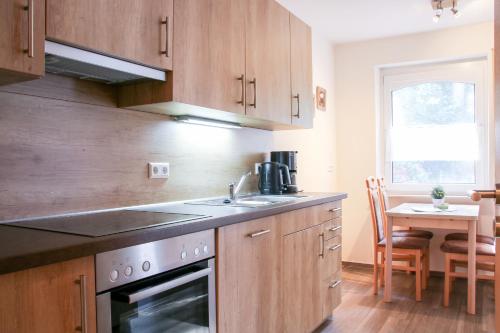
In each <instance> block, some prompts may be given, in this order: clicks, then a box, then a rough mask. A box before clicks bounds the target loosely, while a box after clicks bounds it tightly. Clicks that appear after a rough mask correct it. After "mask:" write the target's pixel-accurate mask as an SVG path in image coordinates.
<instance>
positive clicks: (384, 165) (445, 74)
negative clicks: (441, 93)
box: [377, 57, 493, 195]
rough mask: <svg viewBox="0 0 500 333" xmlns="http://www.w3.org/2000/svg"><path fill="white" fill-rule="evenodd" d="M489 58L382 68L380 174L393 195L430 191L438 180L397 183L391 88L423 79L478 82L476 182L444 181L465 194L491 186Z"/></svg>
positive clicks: (448, 188)
mask: <svg viewBox="0 0 500 333" xmlns="http://www.w3.org/2000/svg"><path fill="white" fill-rule="evenodd" d="M488 67H489V63H488V59H487V57H484V58H475V59H468V60H461V61H455V62H446V63H443V62H440V63H434V64H426V65H412V66H394V67H388V68H379V69H378V71H379V79H380V81H379V82H380V83H379V84H380V86H379V91H380V95H379V96H380V97H379V104H380V106H379V119H378V122H377V127H378V128H377V130H378V132H379V135H378V140H379V142H378V145H377V148H378V149H377V159H378V163H377V165H378V170H377V171H378V172H377V173H378V174H379V175H383V176H384V177H385V180H386V184H387V187H388V190H389V192H390V193H391V194H393V195H419V194H428V193H429V192H430V190H431V188H432V187H433V186H435V185H437V184H394V183H393V182H392V160H391V159H390V156H391V141H390V129H391V124H392V100H391V98H392V91H394V90H397V89H401V88H404V87H408V86H413V85H416V84H420V83H427V82H439V81H455V82H466V83H474V84H475V104H476V105H475V111H476V113H475V120H476V124H477V128H478V141H479V158H478V160H477V161H476V183H475V184H442V185H443V186H444V187H445V190H446V192H447V194H448V195H465V194H466V192H467V191H469V190H471V189H481V188H489V187H491V184H492V183H493V179H492V166H491V163H492V162H491V161H492V154H491V147H492V144H493V142H492V134H493V131H492V122H493V121H492V117H491V111H490V105H489V103H488V102H489V99H488V98H489V93H490V92H489V89H488V86H489V85H488V82H489V77H488V74H487V73H488Z"/></svg>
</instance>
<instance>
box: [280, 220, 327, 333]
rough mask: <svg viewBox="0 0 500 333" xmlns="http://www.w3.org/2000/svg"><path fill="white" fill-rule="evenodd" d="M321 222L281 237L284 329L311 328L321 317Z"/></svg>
mask: <svg viewBox="0 0 500 333" xmlns="http://www.w3.org/2000/svg"><path fill="white" fill-rule="evenodd" d="M321 235H322V226H321V225H317V226H314V227H312V228H308V229H306V230H303V231H299V232H296V233H293V234H290V235H287V236H285V237H284V244H283V248H284V250H283V288H284V290H283V307H284V310H283V312H284V322H285V324H284V325H285V330H284V331H285V332H287V333H294V332H297V333H306V332H312V331H313V330H314V328H316V327H317V326H319V325H320V324H321V322H322V321H323V309H322V307H323V298H324V292H322V290H321V289H322V286H321V283H320V282H321V281H322V278H321V263H322V258H321V257H320V255H321V250H322V238H321V237H322V236H321Z"/></svg>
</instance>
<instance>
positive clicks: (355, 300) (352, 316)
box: [318, 264, 495, 333]
mask: <svg viewBox="0 0 500 333" xmlns="http://www.w3.org/2000/svg"><path fill="white" fill-rule="evenodd" d="M343 269H344V272H343V274H342V275H343V282H342V304H341V305H340V307H339V308H337V309H336V310H335V311H334V315H333V318H332V320H331V321H330V322H327V323H325V325H324V326H323V327H322V328H320V329H319V330H318V333H319V332H320V333H331V332H335V333H344V332H345V333H354V332H360V333H371V332H373V333H374V332H397V333H400V332H405V333H406V332H419V333H426V332H430V333H441V332H449V333H452V332H453V333H455V332H457V333H458V332H459V333H461V332H474V333H476V332H495V317H494V316H495V304H494V299H493V293H494V287H493V282H490V281H480V282H478V285H477V315H475V316H473V315H468V314H467V313H466V310H467V285H466V280H463V279H459V280H456V282H455V287H454V289H453V292H452V294H451V298H450V307H449V308H444V307H443V306H442V298H443V296H442V293H443V277H440V276H431V278H430V280H429V288H428V289H427V290H425V291H424V292H423V294H422V296H423V300H422V302H415V276H414V275H406V274H405V273H401V272H394V277H393V282H392V284H393V288H394V289H393V302H392V303H384V302H383V289H382V290H381V291H379V294H378V295H373V292H372V270H371V268H370V267H367V266H361V265H356V264H344V266H343Z"/></svg>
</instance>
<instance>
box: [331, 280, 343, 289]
mask: <svg viewBox="0 0 500 333" xmlns="http://www.w3.org/2000/svg"><path fill="white" fill-rule="evenodd" d="M341 283H342V280H338V281H335V282H334V283H332V284H331V285H329V286H328V287H329V288H332V289H333V288H335V287H337V286H338V285H339V284H341Z"/></svg>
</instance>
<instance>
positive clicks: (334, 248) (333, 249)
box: [328, 244, 342, 251]
mask: <svg viewBox="0 0 500 333" xmlns="http://www.w3.org/2000/svg"><path fill="white" fill-rule="evenodd" d="M341 247H342V245H340V244H337V245H334V246H332V247H330V248H329V249H328V250H330V251H335V250H337V249H340V248H341Z"/></svg>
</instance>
